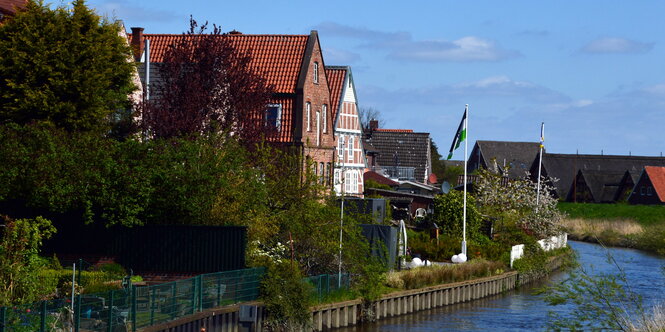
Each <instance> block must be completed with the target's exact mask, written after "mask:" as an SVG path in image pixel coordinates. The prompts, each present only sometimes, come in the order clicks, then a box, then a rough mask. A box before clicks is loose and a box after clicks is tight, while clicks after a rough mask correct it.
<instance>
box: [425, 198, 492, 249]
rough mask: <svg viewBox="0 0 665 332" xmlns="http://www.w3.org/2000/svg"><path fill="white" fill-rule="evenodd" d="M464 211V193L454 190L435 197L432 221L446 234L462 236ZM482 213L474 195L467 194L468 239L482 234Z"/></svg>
mask: <svg viewBox="0 0 665 332" xmlns="http://www.w3.org/2000/svg"><path fill="white" fill-rule="evenodd" d="M463 213H464V193H462V192H459V191H457V190H453V191H451V192H449V193H448V194H445V195H437V196H436V197H434V215H433V216H432V221H433V222H435V223H436V224H437V225H439V227H440V228H441V230H442V231H443V233H444V234H446V235H450V236H453V237H459V238H461V237H462V233H463V225H462V219H463ZM480 223H481V217H480V213H478V210H477V209H476V206H475V200H474V198H473V196H471V195H469V194H467V204H466V234H467V238H468V239H474V238H477V237H479V236H482V234H480V231H479V230H480Z"/></svg>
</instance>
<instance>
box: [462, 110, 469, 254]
mask: <svg viewBox="0 0 665 332" xmlns="http://www.w3.org/2000/svg"><path fill="white" fill-rule="evenodd" d="M464 114H466V117H465V118H464V130H465V131H466V137H465V138H464V212H463V213H464V215H463V217H462V234H463V235H462V236H463V237H462V253H463V254H464V256H466V177H467V174H466V162H467V149H468V148H469V144H468V143H469V104H466V106H465V107H464Z"/></svg>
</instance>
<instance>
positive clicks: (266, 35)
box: [127, 32, 310, 37]
mask: <svg viewBox="0 0 665 332" xmlns="http://www.w3.org/2000/svg"><path fill="white" fill-rule="evenodd" d="M127 34H128V35H131V34H132V33H131V32H127ZM143 36H211V34H209V33H196V34H191V35H190V34H187V33H185V32H183V33H143ZM216 36H233V37H309V36H310V35H296V34H244V33H243V34H229V33H223V34H220V35H216Z"/></svg>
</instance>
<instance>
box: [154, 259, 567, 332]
mask: <svg viewBox="0 0 665 332" xmlns="http://www.w3.org/2000/svg"><path fill="white" fill-rule="evenodd" d="M563 261H564V259H563V257H556V258H554V259H552V260H551V261H550V263H549V264H548V269H549V270H550V271H553V270H556V269H558V268H560V267H561V265H562V264H563ZM542 277H543V276H542V275H540V276H539V275H521V274H519V273H518V272H516V271H510V272H506V273H503V274H500V275H496V276H491V277H485V278H479V279H474V280H468V281H462V282H456V283H450V284H443V285H437V286H430V287H425V288H420V289H412V290H405V291H399V292H394V293H390V294H385V295H383V296H382V297H381V298H380V299H378V300H377V301H375V302H374V303H372V305H371V306H370V308H371V310H372V311H373V313H374V314H375V317H376V319H382V318H386V317H394V316H399V315H406V314H409V313H413V312H416V311H420V310H427V309H432V308H437V307H441V306H446V305H452V304H455V303H461V302H468V301H473V300H476V299H480V298H484V297H488V296H492V295H496V294H499V293H502V292H505V291H508V290H511V289H514V288H515V287H517V286H518V285H523V284H527V283H530V282H533V281H535V280H538V279H541V278H542ZM244 305H245V306H249V308H251V309H253V311H252V312H244V313H241V305H234V306H228V307H224V308H219V309H213V310H208V311H204V312H200V313H197V314H195V315H192V316H188V317H184V318H182V319H179V320H175V321H172V322H169V323H165V324H161V325H156V326H152V327H149V328H145V329H142V330H141V331H143V332H201V331H206V332H211V331H261V329H262V322H263V320H264V319H265V315H266V313H265V311H264V310H263V306H262V304H261V303H260V302H255V303H244ZM246 309H248V307H245V308H242V310H246ZM361 310H362V302H361V301H360V300H352V301H345V302H338V303H330V304H323V305H319V306H315V307H314V308H312V330H313V331H324V330H331V329H335V328H339V327H346V326H353V325H356V324H359V323H360V318H361ZM248 316H249V317H248ZM203 329H204V330H203Z"/></svg>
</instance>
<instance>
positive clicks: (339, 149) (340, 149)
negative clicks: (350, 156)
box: [337, 135, 344, 161]
mask: <svg viewBox="0 0 665 332" xmlns="http://www.w3.org/2000/svg"><path fill="white" fill-rule="evenodd" d="M337 155H338V156H339V159H340V161H344V160H343V157H344V135H339V141H337Z"/></svg>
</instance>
